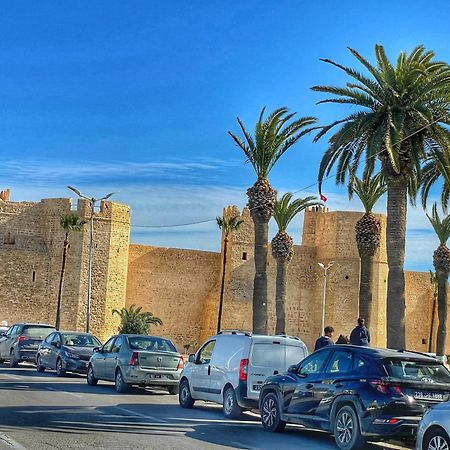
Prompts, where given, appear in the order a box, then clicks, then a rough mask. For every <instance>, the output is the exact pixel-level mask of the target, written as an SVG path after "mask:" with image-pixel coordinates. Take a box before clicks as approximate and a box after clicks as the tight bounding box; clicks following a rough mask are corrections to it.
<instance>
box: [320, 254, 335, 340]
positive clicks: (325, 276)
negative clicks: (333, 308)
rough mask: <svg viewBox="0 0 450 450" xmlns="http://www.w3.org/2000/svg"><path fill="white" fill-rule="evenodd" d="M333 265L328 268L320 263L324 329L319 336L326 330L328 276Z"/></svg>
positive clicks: (330, 263)
mask: <svg viewBox="0 0 450 450" xmlns="http://www.w3.org/2000/svg"><path fill="white" fill-rule="evenodd" d="M333 264H334V261H330V262H329V263H328V265H327V266H325V264H323V263H319V266H320V267H321V268H322V269H323V299H322V328H321V330H320V334H319V336H320V335H321V334H322V333H323V330H324V328H325V306H326V299H327V275H328V269H330V268H331V266H332V265H333Z"/></svg>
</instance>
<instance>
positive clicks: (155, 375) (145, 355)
mask: <svg viewBox="0 0 450 450" xmlns="http://www.w3.org/2000/svg"><path fill="white" fill-rule="evenodd" d="M183 367H184V359H183V357H182V356H181V355H180V353H178V352H177V350H176V348H175V346H174V345H173V344H172V342H171V341H169V340H168V339H165V338H162V337H157V336H142V335H136V334H120V335H117V336H113V337H112V338H111V339H109V341H107V342H106V343H105V344H104V345H103V346H102V347H100V348H98V349H94V354H93V355H92V357H91V359H90V361H89V365H88V370H87V382H88V384H90V385H91V386H94V385H96V384H97V382H98V380H106V381H114V382H115V388H116V391H117V392H120V393H125V392H127V391H128V389H129V387H130V386H142V387H143V386H158V387H163V388H166V389H167V390H168V391H169V393H171V394H177V393H178V383H179V380H180V374H181V371H182V369H183Z"/></svg>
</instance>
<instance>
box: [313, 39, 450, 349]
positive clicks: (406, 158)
mask: <svg viewBox="0 0 450 450" xmlns="http://www.w3.org/2000/svg"><path fill="white" fill-rule="evenodd" d="M349 50H350V52H351V53H352V54H353V56H355V58H356V59H357V60H358V61H359V62H360V63H361V64H362V65H363V66H364V68H365V69H366V70H367V71H368V72H369V75H368V76H366V75H363V74H361V73H360V72H358V71H357V70H354V69H352V68H349V67H345V66H343V65H341V64H338V63H336V62H334V61H331V60H329V59H325V60H324V61H325V62H327V63H330V64H332V65H333V66H336V67H338V68H339V69H342V70H343V71H344V72H345V73H346V74H347V75H348V76H349V77H350V78H351V80H350V81H349V82H347V84H346V86H345V87H334V86H314V87H313V88H312V89H313V90H315V91H319V92H326V93H328V94H332V95H334V97H333V98H329V99H325V100H322V101H321V102H319V103H344V104H349V105H352V106H353V107H355V106H356V107H359V109H358V110H356V111H354V112H352V113H351V114H350V115H348V116H347V117H344V118H343V119H340V120H336V121H335V122H333V123H331V124H330V125H327V126H325V127H323V128H322V130H321V131H320V132H319V134H318V135H317V136H316V140H317V139H320V138H321V137H322V136H324V135H325V134H326V133H328V132H329V131H330V130H332V129H335V128H336V127H337V128H338V130H337V131H335V132H334V134H333V135H332V136H331V137H330V139H329V147H328V150H327V151H326V152H325V154H324V156H323V158H322V161H321V164H320V169H319V177H318V178H319V183H320V184H321V183H322V181H323V179H324V178H325V176H328V175H329V173H330V171H331V169H332V168H333V166H335V165H337V174H336V182H337V183H345V182H346V176H347V174H348V173H349V172H352V171H353V172H356V169H357V168H358V166H359V164H360V163H361V161H362V160H364V166H365V167H364V170H365V173H366V174H367V175H370V174H371V173H373V171H374V169H375V166H376V160H378V161H379V162H380V163H381V171H382V173H383V176H384V179H385V182H386V185H387V231H386V246H387V257H388V267H389V275H388V292H387V344H388V347H391V348H397V349H400V348H404V347H405V277H404V272H403V267H404V259H405V231H406V211H407V191H408V188H409V187H411V188H412V189H411V191H410V192H411V194H414V192H415V189H414V187H415V186H416V185H417V179H418V178H419V175H420V169H421V162H422V160H423V158H424V157H425V155H426V154H428V155H430V156H433V155H434V154H435V153H436V152H438V151H441V150H445V151H450V137H449V132H448V131H447V129H446V128H445V125H446V124H449V123H450V114H449V104H450V68H449V66H448V64H446V63H443V62H439V61H436V60H435V59H434V53H433V52H432V51H426V50H425V48H424V47H423V46H418V47H416V48H415V49H414V50H413V51H412V52H411V53H410V54H409V55H408V54H406V53H405V52H401V53H400V54H399V56H398V58H397V61H396V63H394V64H393V63H391V62H390V61H389V59H388V58H387V56H386V54H385V51H384V48H383V47H382V46H381V45H376V46H375V54H376V60H377V64H376V66H374V65H372V64H371V63H369V61H367V60H366V59H365V58H364V57H363V56H361V55H360V54H359V53H358V52H357V51H356V50H353V49H349Z"/></svg>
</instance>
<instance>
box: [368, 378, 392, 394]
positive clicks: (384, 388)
mask: <svg viewBox="0 0 450 450" xmlns="http://www.w3.org/2000/svg"><path fill="white" fill-rule="evenodd" d="M370 385H371V386H372V387H374V388H375V389H376V390H377V391H379V392H381V393H382V394H387V392H388V385H387V383H385V382H384V381H381V380H372V381H371V382H370Z"/></svg>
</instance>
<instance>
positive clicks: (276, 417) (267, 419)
mask: <svg viewBox="0 0 450 450" xmlns="http://www.w3.org/2000/svg"><path fill="white" fill-rule="evenodd" d="M261 423H262V426H263V428H264V430H266V431H270V432H272V433H281V432H282V431H284V429H285V427H286V422H285V421H283V420H281V411H280V404H279V401H278V396H277V395H276V394H275V393H273V392H269V393H268V394H266V395H265V396H264V398H263V399H262V401H261Z"/></svg>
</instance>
